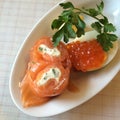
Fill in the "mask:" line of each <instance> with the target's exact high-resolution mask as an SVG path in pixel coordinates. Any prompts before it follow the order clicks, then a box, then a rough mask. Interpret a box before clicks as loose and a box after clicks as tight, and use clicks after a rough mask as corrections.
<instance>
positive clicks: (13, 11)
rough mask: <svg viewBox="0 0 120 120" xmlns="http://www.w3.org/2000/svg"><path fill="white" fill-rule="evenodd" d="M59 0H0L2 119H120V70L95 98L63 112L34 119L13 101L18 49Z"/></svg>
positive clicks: (0, 91)
mask: <svg viewBox="0 0 120 120" xmlns="http://www.w3.org/2000/svg"><path fill="white" fill-rule="evenodd" d="M58 2H60V0H0V120H41V119H42V120H120V73H118V74H117V75H116V77H115V78H114V79H113V80H112V82H111V83H110V84H109V85H108V86H107V87H106V88H104V89H103V90H102V91H101V92H100V93H98V94H97V95H96V96H95V97H93V98H92V99H90V100H89V101H87V102H86V103H84V104H83V105H81V106H78V107H77V108H74V109H72V110H70V111H68V112H65V113H62V114H60V115H56V116H52V117H47V118H34V117H30V116H27V115H25V114H24V113H22V112H21V111H20V110H18V108H17V107H16V106H15V105H14V104H13V102H12V100H11V97H10V93H9V87H8V85H9V75H10V71H11V67H12V64H13V61H14V58H15V56H16V54H17V51H18V49H19V47H20V45H21V43H22V42H23V40H24V39H25V37H26V35H27V34H28V33H29V31H30V30H31V29H32V27H33V25H34V24H35V23H36V22H37V21H38V20H39V19H40V17H42V16H43V15H44V14H45V13H46V12H47V11H49V10H50V8H52V7H53V6H54V5H55V4H57V3H58ZM48 112H49V111H48Z"/></svg>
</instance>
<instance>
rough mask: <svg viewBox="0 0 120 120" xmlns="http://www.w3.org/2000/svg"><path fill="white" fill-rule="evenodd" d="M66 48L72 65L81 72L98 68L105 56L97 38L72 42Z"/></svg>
mask: <svg viewBox="0 0 120 120" xmlns="http://www.w3.org/2000/svg"><path fill="white" fill-rule="evenodd" d="M67 48H68V52H69V54H70V59H71V62H72V65H73V67H74V68H76V69H77V70H81V71H83V72H85V71H90V70H94V69H97V68H100V67H101V66H102V64H103V63H104V61H105V60H106V58H107V54H106V52H105V51H104V50H103V49H102V46H101V45H100V44H99V43H98V42H97V40H90V41H84V42H80V41H76V42H72V43H69V44H68V45H67Z"/></svg>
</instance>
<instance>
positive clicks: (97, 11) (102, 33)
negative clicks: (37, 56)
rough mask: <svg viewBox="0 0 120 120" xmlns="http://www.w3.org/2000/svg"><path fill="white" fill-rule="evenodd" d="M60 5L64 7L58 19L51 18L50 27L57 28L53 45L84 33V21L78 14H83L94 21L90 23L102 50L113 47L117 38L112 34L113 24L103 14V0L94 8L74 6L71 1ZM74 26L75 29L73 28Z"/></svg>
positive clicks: (113, 30) (114, 29)
mask: <svg viewBox="0 0 120 120" xmlns="http://www.w3.org/2000/svg"><path fill="white" fill-rule="evenodd" d="M60 6H61V7H62V8H63V9H64V10H63V11H62V13H61V14H60V15H59V16H58V19H55V20H53V22H52V24H51V28H52V29H57V32H56V33H55V34H54V35H53V43H54V45H55V46H57V45H58V44H59V42H60V41H61V40H62V39H63V41H64V42H66V43H67V42H68V41H69V38H75V37H76V36H77V37H80V36H81V35H84V34H85V27H86V23H85V21H84V20H83V19H81V17H80V15H81V14H82V15H83V14H85V15H88V16H89V17H92V18H94V19H95V20H97V21H95V22H93V23H91V27H92V28H93V29H95V30H96V31H97V32H98V33H99V34H98V35H97V41H98V42H99V43H100V44H101V46H102V47H103V50H105V51H108V50H110V48H112V47H113V42H114V41H116V40H117V38H118V37H117V36H116V35H115V34H113V32H115V31H116V28H115V26H114V25H113V24H112V23H110V22H109V20H108V18H107V17H106V16H104V15H103V13H102V12H103V9H104V2H103V1H101V2H100V4H99V5H96V8H88V9H86V8H84V7H83V8H76V7H75V6H74V5H73V4H72V3H71V2H66V3H61V4H60ZM73 26H75V28H76V30H75V29H74V28H73Z"/></svg>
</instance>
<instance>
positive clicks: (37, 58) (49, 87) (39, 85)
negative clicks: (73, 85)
mask: <svg viewBox="0 0 120 120" xmlns="http://www.w3.org/2000/svg"><path fill="white" fill-rule="evenodd" d="M70 68H71V61H70V58H69V54H68V51H67V48H66V46H65V45H64V44H63V43H62V42H61V43H60V44H59V45H58V46H57V47H54V46H53V43H52V40H51V38H50V37H44V38H41V39H40V40H38V41H37V42H36V43H35V45H34V46H33V47H32V48H31V50H30V60H29V63H28V68H27V71H26V75H25V77H24V79H23V80H22V81H21V83H20V89H21V100H22V103H23V106H24V107H28V106H33V105H38V104H42V103H44V102H46V101H47V100H49V99H50V98H51V97H53V96H57V95H60V94H61V93H62V92H63V91H64V90H65V89H66V87H67V85H68V82H69V76H70Z"/></svg>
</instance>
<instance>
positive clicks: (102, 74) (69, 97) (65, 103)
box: [9, 0, 120, 117]
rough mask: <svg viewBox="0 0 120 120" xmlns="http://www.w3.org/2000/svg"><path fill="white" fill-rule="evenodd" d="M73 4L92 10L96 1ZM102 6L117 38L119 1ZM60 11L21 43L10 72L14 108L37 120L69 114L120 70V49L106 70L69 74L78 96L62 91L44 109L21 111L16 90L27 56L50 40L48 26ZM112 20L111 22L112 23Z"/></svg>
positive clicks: (47, 16) (25, 109)
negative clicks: (37, 43) (46, 38)
mask: <svg viewBox="0 0 120 120" xmlns="http://www.w3.org/2000/svg"><path fill="white" fill-rule="evenodd" d="M69 1H71V2H73V4H74V5H75V6H79V7H80V6H86V7H88V6H90V5H92V6H94V5H95V4H96V0H79V1H78V0H69ZM62 2H63V1H62ZM104 2H105V14H106V15H107V16H108V17H109V18H110V19H111V18H112V22H114V24H115V25H116V27H117V34H118V35H119V33H120V30H119V27H118V26H120V22H119V21H120V7H119V6H120V1H119V0H116V1H115V2H114V0H111V1H109V0H104ZM61 10H62V9H61V8H60V7H59V6H58V5H56V6H55V7H54V8H53V9H52V10H51V11H50V12H49V13H47V14H46V15H45V16H44V17H43V18H42V19H41V20H40V21H39V22H38V23H37V24H36V25H35V27H34V28H33V29H32V31H31V32H30V34H29V35H28V36H27V38H26V39H25V41H24V42H23V44H22V46H21V48H20V50H19V52H18V54H17V56H16V59H15V61H14V64H13V68H12V70H11V75H10V81H9V88H10V94H11V97H12V100H13V102H14V103H15V105H16V106H17V107H18V108H19V109H20V110H21V111H23V112H24V113H26V114H28V115H31V116H36V117H47V116H53V115H56V114H60V113H63V112H65V111H68V110H70V109H72V108H74V107H76V106H78V105H80V104H82V103H84V102H85V101H87V100H89V99H90V98H92V97H93V96H94V95H96V94H97V93H98V92H99V91H100V90H102V89H103V88H104V87H105V86H106V85H107V84H108V83H109V82H110V81H111V80H112V79H113V77H114V76H115V75H116V74H117V72H118V71H119V69H120V54H118V53H119V52H120V49H119V50H118V53H117V55H116V57H115V58H114V60H113V61H112V62H111V63H110V64H109V65H107V66H106V67H105V68H103V69H101V70H98V71H95V72H89V73H81V72H79V73H72V75H71V76H72V77H71V79H73V80H74V82H75V83H76V85H77V86H78V88H79V89H80V91H79V92H77V93H71V92H69V91H67V90H66V91H65V93H64V94H62V95H60V96H59V97H56V98H54V99H52V100H51V101H49V102H47V103H46V104H44V105H41V106H37V107H30V108H23V107H22V105H21V101H20V90H19V87H18V84H19V82H20V81H21V80H22V78H23V76H24V72H25V69H26V66H27V61H28V55H29V54H28V53H29V50H30V48H31V47H32V46H33V44H34V42H35V41H36V40H37V39H39V38H40V37H42V36H50V35H52V34H53V31H52V30H51V28H50V27H51V22H52V20H53V19H55V18H57V16H58V15H59V14H60V12H61ZM113 18H114V19H113Z"/></svg>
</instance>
